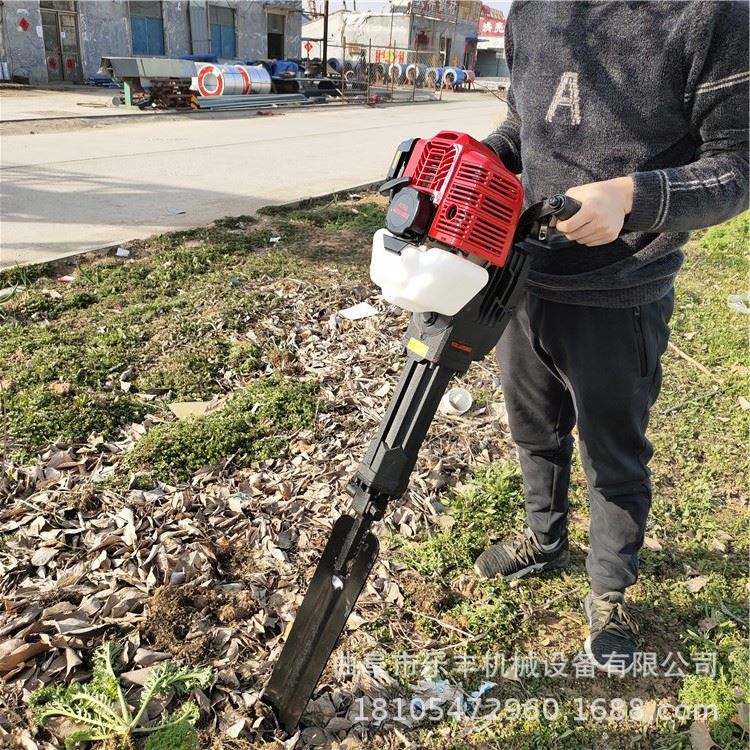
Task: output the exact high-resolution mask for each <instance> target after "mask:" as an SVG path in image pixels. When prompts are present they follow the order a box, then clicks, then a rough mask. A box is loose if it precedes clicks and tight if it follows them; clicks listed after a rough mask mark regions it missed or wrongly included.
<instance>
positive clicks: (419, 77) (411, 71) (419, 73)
mask: <svg viewBox="0 0 750 750" xmlns="http://www.w3.org/2000/svg"><path fill="white" fill-rule="evenodd" d="M426 72H427V66H426V65H424V64H423V63H411V64H410V65H407V66H406V82H407V83H409V84H411V85H414V84H415V83H424V77H425V73H426Z"/></svg>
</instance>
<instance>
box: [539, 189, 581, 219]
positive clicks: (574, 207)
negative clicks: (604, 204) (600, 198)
mask: <svg viewBox="0 0 750 750" xmlns="http://www.w3.org/2000/svg"><path fill="white" fill-rule="evenodd" d="M547 204H548V205H549V207H550V208H551V209H552V215H553V216H556V217H557V218H558V219H559V220H560V221H565V219H569V218H570V217H571V216H575V214H577V213H578V211H579V210H580V208H581V203H580V201H577V200H576V199H575V198H571V197H570V196H569V195H559V194H558V195H553V196H552V197H551V198H547Z"/></svg>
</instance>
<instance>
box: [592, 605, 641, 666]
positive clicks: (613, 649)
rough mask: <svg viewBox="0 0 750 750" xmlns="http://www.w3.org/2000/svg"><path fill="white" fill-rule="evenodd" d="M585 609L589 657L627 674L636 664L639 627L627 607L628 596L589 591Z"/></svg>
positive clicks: (597, 663) (602, 664)
mask: <svg viewBox="0 0 750 750" xmlns="http://www.w3.org/2000/svg"><path fill="white" fill-rule="evenodd" d="M583 608H584V610H585V611H586V618H587V619H588V621H589V637H588V638H587V639H586V642H585V643H584V644H583V648H584V650H585V652H586V654H587V656H588V657H589V659H591V661H592V662H593V663H594V665H595V666H596V667H597V668H598V669H601V670H604V671H606V672H608V673H609V674H616V675H624V674H626V673H627V672H628V671H630V669H632V667H633V662H634V658H635V651H636V642H635V636H636V633H637V632H638V628H637V627H636V624H635V622H633V620H632V619H631V617H630V615H629V614H628V611H627V608H626V607H625V596H624V595H623V594H621V593H620V592H619V591H609V592H608V593H606V594H601V595H599V594H594V593H593V592H589V593H588V594H587V595H586V598H585V599H584V602H583Z"/></svg>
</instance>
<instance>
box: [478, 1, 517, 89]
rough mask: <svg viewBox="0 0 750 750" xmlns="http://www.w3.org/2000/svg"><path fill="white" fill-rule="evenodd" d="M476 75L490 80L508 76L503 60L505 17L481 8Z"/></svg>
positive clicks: (487, 7) (506, 63)
mask: <svg viewBox="0 0 750 750" xmlns="http://www.w3.org/2000/svg"><path fill="white" fill-rule="evenodd" d="M478 33H479V41H478V43H477V64H476V74H477V75H478V76H485V77H492V78H507V77H509V76H510V72H509V71H508V62H507V60H506V59H505V16H504V15H503V12H502V11H501V10H498V9H496V8H491V7H489V6H487V5H483V6H482V15H481V16H480V18H479V32H478Z"/></svg>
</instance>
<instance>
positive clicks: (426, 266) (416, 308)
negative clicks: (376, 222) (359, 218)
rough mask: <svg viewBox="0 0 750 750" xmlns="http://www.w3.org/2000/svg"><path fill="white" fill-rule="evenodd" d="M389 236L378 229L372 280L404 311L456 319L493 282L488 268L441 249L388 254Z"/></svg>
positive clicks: (414, 247)
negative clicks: (449, 316) (489, 281)
mask: <svg viewBox="0 0 750 750" xmlns="http://www.w3.org/2000/svg"><path fill="white" fill-rule="evenodd" d="M387 235H390V232H388V230H387V229H378V231H377V232H375V235H374V237H373V238H372V259H371V261H370V278H371V279H372V280H373V282H374V283H375V284H377V285H378V286H379V287H380V288H381V289H382V290H383V297H385V299H387V300H388V302H390V303H391V304H394V305H397V306H398V307H401V308H403V309H404V310H409V311H410V312H436V313H440V314H441V315H455V314H456V313H457V312H458V311H459V310H460V309H461V308H462V307H463V306H464V305H466V304H467V303H468V302H469V301H470V300H471V299H472V297H474V295H476V294H477V292H479V291H480V290H481V289H483V288H484V286H485V284H487V281H488V280H489V273H488V272H487V269H486V268H483V267H482V266H480V265H477V264H476V263H472V262H471V261H470V260H469V259H467V258H464V257H462V256H460V255H456V254H455V253H452V252H450V251H448V250H444V249H443V248H441V247H429V246H427V245H420V246H417V245H407V246H406V247H405V248H404V249H403V250H402V251H401V253H400V254H397V253H394V252H392V251H390V250H386V248H385V246H384V244H383V238H384V237H385V236H387ZM391 236H393V235H391Z"/></svg>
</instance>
